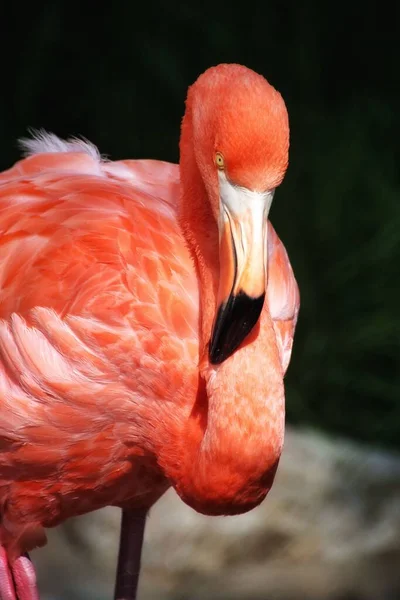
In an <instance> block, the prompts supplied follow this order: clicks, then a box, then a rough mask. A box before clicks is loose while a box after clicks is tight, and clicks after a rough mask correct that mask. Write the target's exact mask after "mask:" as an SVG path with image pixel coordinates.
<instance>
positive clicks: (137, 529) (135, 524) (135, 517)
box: [114, 510, 147, 600]
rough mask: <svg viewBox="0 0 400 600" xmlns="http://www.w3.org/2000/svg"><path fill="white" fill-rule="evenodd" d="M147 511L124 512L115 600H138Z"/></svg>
mask: <svg viewBox="0 0 400 600" xmlns="http://www.w3.org/2000/svg"><path fill="white" fill-rule="evenodd" d="M146 516H147V510H136V511H134V510H132V511H128V510H123V511H122V520H121V534H120V541H119V555H118V567H117V579H116V582H115V595H114V600H136V592H137V587H138V581H139V573H140V558H141V554H142V545H143V536H144V527H145V524H146Z"/></svg>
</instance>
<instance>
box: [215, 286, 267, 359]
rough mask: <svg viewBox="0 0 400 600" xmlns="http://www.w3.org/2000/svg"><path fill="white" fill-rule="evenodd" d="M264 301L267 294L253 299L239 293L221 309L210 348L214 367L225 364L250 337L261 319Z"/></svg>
mask: <svg viewBox="0 0 400 600" xmlns="http://www.w3.org/2000/svg"><path fill="white" fill-rule="evenodd" d="M264 299H265V293H264V294H262V295H261V296H258V297H257V298H252V297H251V296H248V295H247V294H245V293H244V292H239V293H238V294H237V295H236V296H233V295H231V296H230V297H229V299H228V301H227V302H226V303H224V304H222V305H221V306H220V307H219V309H218V314H217V318H216V319H215V323H214V329H213V333H212V336H211V341H210V346H209V358H210V363H211V364H212V365H219V364H221V363H223V362H224V361H225V360H226V359H227V358H229V357H230V356H231V355H232V354H233V353H234V352H235V350H236V349H237V348H238V347H239V346H240V344H241V343H242V342H243V340H244V339H245V338H246V337H247V336H248V335H249V333H250V332H251V331H252V329H253V327H254V326H255V324H256V323H257V321H258V319H259V317H260V314H261V311H262V308H263V306H264Z"/></svg>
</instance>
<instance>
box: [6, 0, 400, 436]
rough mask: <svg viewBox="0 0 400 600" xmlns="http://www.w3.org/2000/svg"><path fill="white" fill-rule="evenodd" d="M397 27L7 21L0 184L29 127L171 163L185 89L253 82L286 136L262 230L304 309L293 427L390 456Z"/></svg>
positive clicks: (395, 341) (73, 13)
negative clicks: (282, 249)
mask: <svg viewBox="0 0 400 600" xmlns="http://www.w3.org/2000/svg"><path fill="white" fill-rule="evenodd" d="M392 10H393V11H397V10H398V9H397V7H395V6H394V5H393V8H392ZM398 22H399V21H398V16H396V14H389V11H388V8H386V9H385V10H382V9H381V7H380V5H379V4H378V3H376V2H368V1H366V2H364V3H363V4H362V6H361V5H359V4H358V3H353V4H352V3H349V2H344V1H343V0H338V1H337V2H336V3H335V4H334V5H325V4H324V3H317V2H314V1H313V0H306V1H305V2H301V3H285V2H279V1H278V0H274V1H271V2H269V3H263V4H261V3H260V4H257V3H256V4H254V3H252V4H251V5H248V6H247V5H243V4H240V3H239V4H236V5H235V4H234V3H231V4H230V5H229V10H228V9H227V6H226V5H221V4H218V3H215V2H209V1H208V0H207V1H204V2H201V3H196V5H195V4H190V3H178V2H171V1H170V2H167V3H166V2H160V0H155V1H153V2H152V3H151V4H149V10H148V11H146V7H145V6H141V7H140V10H139V9H138V7H137V5H136V4H135V3H134V2H132V1H129V2H125V1H124V2H122V1H120V2H114V3H108V4H104V8H100V4H99V5H95V4H92V3H85V2H79V3H78V2H74V1H68V2H66V1H65V0H52V1H51V2H39V3H30V4H29V3H28V4H25V5H24V7H23V9H22V7H21V6H20V5H18V4H11V3H10V4H8V5H7V6H3V9H2V35H1V36H0V49H1V55H2V56H3V59H5V60H3V65H2V82H3V86H2V93H1V95H0V136H1V140H2V145H1V149H0V167H1V168H6V167H7V166H9V165H10V164H11V163H12V162H13V161H15V160H16V159H17V158H18V150H17V146H16V139H17V138H18V137H20V136H24V135H26V133H27V129H28V127H35V128H38V127H44V128H46V129H48V130H51V131H54V132H55V133H57V134H58V135H60V136H69V135H83V136H85V137H87V138H89V139H90V140H92V141H93V142H94V143H96V144H97V145H98V146H99V147H100V150H101V151H102V152H103V153H105V154H106V155H109V156H111V157H112V158H121V157H132V158H135V157H142V158H143V157H153V158H161V159H164V160H171V161H174V162H176V161H177V160H178V139H179V125H180V119H181V116H182V114H183V111H184V98H185V94H186V89H187V86H188V85H189V84H191V83H192V82H193V81H194V80H195V79H196V77H197V76H198V75H199V74H200V73H201V72H202V71H204V70H205V69H206V68H207V67H209V66H211V65H213V64H217V63H219V62H240V63H242V64H246V65H247V66H249V67H251V68H253V69H255V70H256V71H258V72H261V73H262V74H264V75H265V76H266V77H267V78H268V79H269V81H271V83H273V85H275V86H276V87H277V88H278V89H279V90H280V91H281V92H282V94H283V96H284V98H285V100H286V102H287V106H288V109H289V114H290V119H291V132H292V145H291V164H290V168H289V172H288V175H287V177H286V180H285V182H284V183H283V185H282V188H281V189H280V190H279V192H278V193H277V194H276V197H275V201H274V206H273V209H272V215H271V220H272V221H273V223H274V225H275V227H276V229H277V231H278V233H279V235H280V236H281V238H282V240H283V242H284V243H285V245H286V247H287V249H288V252H289V255H290V258H291V261H292V264H293V267H294V270H295V273H296V276H297V279H298V281H299V285H300V288H301V296H302V307H301V312H300V319H299V325H298V332H297V336H296V341H295V347H294V353H293V360H292V364H291V367H290V369H289V373H288V376H287V390H288V394H287V396H288V420H289V421H291V422H294V423H307V424H311V425H314V426H316V427H323V428H324V429H325V430H329V431H332V432H337V433H340V434H346V435H350V436H353V437H355V438H358V439H361V440H366V441H370V442H374V443H376V444H380V445H392V446H397V447H400V402H399V400H398V397H399V388H400V368H399V339H400V319H399V301H400V297H399V296H400V295H399V283H398V280H399V259H400V248H399V245H400V241H399V239H400V238H399V231H400V210H399V191H400V190H399V186H400V182H399V169H398V166H397V165H396V164H395V157H394V154H395V149H396V148H397V146H398V132H399V125H400V116H399V110H398V106H399V100H400V85H399V83H400V82H399V76H398V64H397V62H398V61H397V59H398V46H397V44H398V42H397V39H398V31H396V28H398Z"/></svg>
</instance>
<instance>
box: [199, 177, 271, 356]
mask: <svg viewBox="0 0 400 600" xmlns="http://www.w3.org/2000/svg"><path fill="white" fill-rule="evenodd" d="M219 190H220V215H219V223H218V227H219V259H220V280H219V289H218V300H217V311H216V317H215V320H214V326H213V331H212V335H211V340H210V346H209V356H210V362H211V363H212V364H220V363H222V362H223V361H224V360H226V359H227V358H229V356H231V355H232V354H233V353H234V351H235V350H236V349H237V348H238V346H239V345H240V344H241V343H242V342H243V341H244V340H245V338H246V337H247V336H248V335H249V333H250V332H251V331H252V329H253V327H254V326H255V324H256V323H257V321H258V319H259V317H260V314H261V310H262V308H263V305H264V298H265V289H266V273H267V239H266V238H267V219H268V212H269V209H270V206H271V202H272V198H273V195H274V191H273V190H272V191H268V192H264V193H260V192H254V191H251V190H249V189H247V188H241V187H238V186H235V185H233V184H232V183H230V182H229V181H228V179H227V178H226V175H225V173H224V172H223V171H220V172H219Z"/></svg>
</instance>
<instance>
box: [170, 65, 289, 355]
mask: <svg viewBox="0 0 400 600" xmlns="http://www.w3.org/2000/svg"><path fill="white" fill-rule="evenodd" d="M186 115H187V116H188V117H186V116H185V119H186V124H187V126H190V129H191V144H192V146H191V147H192V149H193V152H194V160H195V163H196V165H197V169H198V172H199V173H200V176H201V179H202V181H203V184H204V187H205V190H206V193H207V197H208V201H209V203H210V208H211V211H212V214H213V216H214V218H215V221H216V223H217V225H218V230H219V265H220V273H219V289H218V298H217V307H216V314H215V318H214V324H213V328H212V333H211V339H210V343H209V360H210V362H211V363H212V364H219V363H222V362H223V361H224V360H226V359H227V358H228V357H229V356H231V354H233V352H234V351H235V350H236V349H237V348H238V346H239V345H240V344H241V343H242V342H243V341H244V339H245V338H246V337H247V336H248V334H249V333H250V332H251V330H252V329H253V327H254V326H255V324H256V323H257V321H258V319H259V316H260V314H261V310H262V307H263V304H264V298H265V290H266V281H267V244H266V242H267V240H266V235H267V219H268V213H269V209H270V206H271V202H272V199H273V196H274V191H275V188H276V187H277V186H278V185H279V184H280V183H281V181H282V179H283V177H284V174H285V171H286V168H287V164H288V148H289V124H288V115H287V111H286V107H285V103H284V101H283V99H282V96H281V95H280V94H279V93H278V92H277V91H276V90H275V89H274V88H273V87H272V86H271V85H270V84H269V83H268V82H267V81H266V80H265V79H264V77H262V76H261V75H258V74H257V73H255V72H254V71H251V70H250V69H248V68H246V67H243V66H241V65H234V64H223V65H219V66H217V67H212V68H211V69H208V70H207V71H206V72H205V73H204V74H203V75H201V76H200V77H199V78H198V80H197V81H196V82H195V83H194V84H193V85H192V87H191V88H190V89H189V93H188V97H187V104H186ZM185 119H184V122H183V129H184V127H185ZM189 123H190V125H188V124H189ZM181 140H182V141H181V156H182V151H183V150H184V147H183V146H184V144H185V136H182V138H181Z"/></svg>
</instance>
